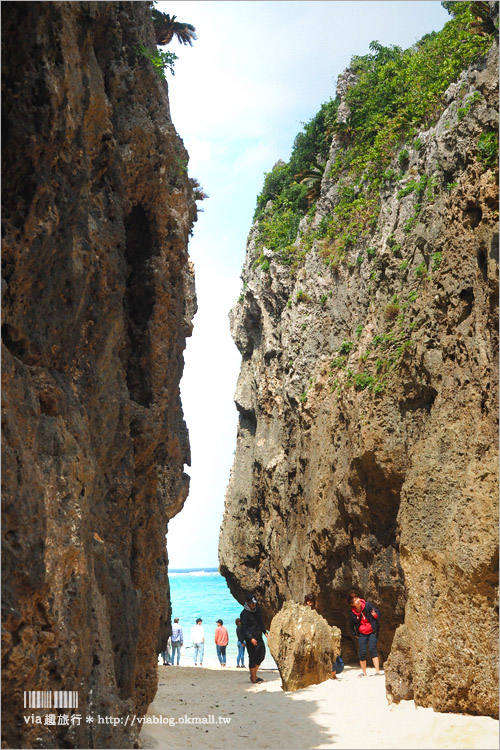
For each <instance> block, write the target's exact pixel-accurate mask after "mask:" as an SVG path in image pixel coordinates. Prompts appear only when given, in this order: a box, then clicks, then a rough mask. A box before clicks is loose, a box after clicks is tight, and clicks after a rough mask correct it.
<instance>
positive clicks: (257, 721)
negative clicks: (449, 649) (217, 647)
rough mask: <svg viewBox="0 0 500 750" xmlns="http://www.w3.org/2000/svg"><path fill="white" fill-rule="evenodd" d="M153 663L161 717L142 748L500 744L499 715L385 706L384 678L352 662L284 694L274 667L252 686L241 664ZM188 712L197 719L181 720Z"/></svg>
mask: <svg viewBox="0 0 500 750" xmlns="http://www.w3.org/2000/svg"><path fill="white" fill-rule="evenodd" d="M158 669H159V687H158V692H157V695H156V698H155V700H154V702H153V703H152V704H151V706H150V708H149V711H148V714H147V721H148V722H153V721H155V719H156V721H157V722H159V721H160V720H161V721H162V722H163V723H161V724H160V723H156V724H153V723H148V724H144V726H143V729H142V731H141V735H140V738H141V742H142V745H143V747H144V748H148V749H149V748H151V749H152V750H154V749H155V748H161V750H170V749H172V750H181V749H182V750H184V749H185V748H194V749H195V750H197V749H198V748H200V750H201V749H202V748H218V749H219V750H225V749H226V748H238V750H240V749H241V750H247V749H248V750H260V749H261V748H262V749H264V748H277V749H282V750H285V748H286V749H290V750H292V749H296V750H307V749H309V750H312V749H313V748H317V749H318V750H322V749H324V748H363V749H364V750H366V749H367V748H368V749H369V748H373V749H374V750H375V748H381V749H382V748H384V749H385V748H396V749H398V748H401V749H402V748H413V750H416V749H418V748H432V749H433V750H439V749H440V748H451V749H452V750H458V749H459V748H478V750H488V749H489V748H498V739H499V735H498V729H499V725H498V721H496V720H494V719H492V718H489V717H483V716H462V715H457V714H440V713H435V712H434V711H433V710H432V709H430V708H415V704H414V703H413V701H403V702H402V703H400V704H399V705H397V706H396V705H393V706H389V705H388V704H387V700H386V695H385V687H384V679H383V678H380V677H371V676H370V677H367V678H363V679H359V678H358V676H357V675H358V673H359V669H356V668H354V667H346V668H345V670H344V672H343V673H342V675H341V677H340V678H339V679H338V680H328V681H327V682H323V683H322V684H320V685H313V686H311V687H308V688H305V689H303V690H298V691H296V692H294V693H284V692H283V691H282V689H281V680H280V677H279V674H278V672H276V671H271V670H269V671H266V670H262V671H261V673H260V674H261V676H262V677H263V678H264V679H265V682H263V683H262V684H259V685H252V684H251V683H250V682H249V675H248V671H247V670H243V669H235V668H226V669H225V670H222V669H220V668H219V667H204V668H203V669H200V668H195V667H158ZM372 671H373V670H368V673H369V674H370V673H371V672H372ZM219 717H220V720H219ZM193 718H194V719H196V720H198V721H197V722H196V723H192V722H187V721H186V719H193ZM166 719H170V720H171V725H169V724H168V722H166V721H165V720H166ZM203 719H204V720H205V721H204V722H203V723H201V722H202V721H203ZM228 719H230V722H227V720H228ZM222 720H226V722H225V721H222ZM174 722H175V725H174Z"/></svg>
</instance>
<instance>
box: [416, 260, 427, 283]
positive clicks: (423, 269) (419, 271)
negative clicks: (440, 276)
mask: <svg viewBox="0 0 500 750" xmlns="http://www.w3.org/2000/svg"><path fill="white" fill-rule="evenodd" d="M426 273H427V266H426V265H425V263H424V262H422V263H420V265H418V266H417V267H416V269H415V276H418V278H419V279H422V278H423V277H424V276H425V274H426Z"/></svg>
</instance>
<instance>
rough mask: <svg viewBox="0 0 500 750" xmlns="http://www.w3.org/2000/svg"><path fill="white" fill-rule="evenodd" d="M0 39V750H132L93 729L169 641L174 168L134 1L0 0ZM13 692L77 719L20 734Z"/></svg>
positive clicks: (149, 682)
mask: <svg viewBox="0 0 500 750" xmlns="http://www.w3.org/2000/svg"><path fill="white" fill-rule="evenodd" d="M2 44H3V52H4V57H3V69H2V74H3V96H2V107H3V122H4V132H3V142H2V149H3V150H2V159H3V174H2V180H3V182H2V186H3V230H4V240H3V276H2V295H3V327H2V345H3V346H2V365H3V367H2V408H3V444H2V446H3V447H2V468H3V476H2V483H3V517H2V520H3V524H2V534H3V568H2V574H3V625H4V634H3V641H2V671H3V683H2V700H3V709H4V721H3V723H2V728H3V743H4V744H3V746H4V747H35V746H37V747H118V746H120V747H132V746H134V743H135V742H136V734H135V731H136V730H130V729H126V728H125V727H113V726H110V725H109V724H107V725H106V724H98V723H97V716H98V715H100V716H104V717H105V716H125V715H126V714H127V713H130V714H134V713H135V714H137V715H141V714H142V713H144V712H145V711H146V709H147V706H148V704H149V703H150V702H151V700H152V699H153V697H154V695H155V692H156V684H157V673H156V662H157V656H156V655H157V652H158V651H159V650H160V648H162V647H163V646H164V644H165V642H166V639H167V637H168V634H169V627H170V601H169V588H168V578H167V563H168V560H167V554H166V549H165V534H166V531H167V522H168V519H169V518H171V517H172V516H173V515H175V513H177V512H178V511H179V510H180V509H181V508H182V505H183V502H184V500H185V498H186V495H187V492H188V486H189V477H188V476H187V475H186V474H185V473H184V471H183V469H184V464H187V465H189V463H190V453H189V441H188V435H187V430H186V426H185V424H184V420H183V415H182V408H181V403H180V395H179V381H180V378H181V375H182V368H183V357H182V353H183V349H184V346H185V337H186V336H189V335H190V333H191V319H192V317H193V314H194V312H195V310H196V299H195V293H194V275H193V269H192V266H191V264H190V263H189V259H188V254H187V243H188V237H189V233H190V230H191V227H192V224H193V221H194V220H195V219H196V206H195V202H194V199H193V191H192V185H191V183H190V181H189V179H188V177H187V175H186V173H185V170H184V169H182V168H181V167H180V164H181V163H184V164H185V163H186V161H187V158H188V157H187V153H186V151H185V149H184V146H183V144H182V141H181V139H180V138H179V136H178V134H177V133H176V131H175V128H174V125H173V123H172V121H171V117H170V111H169V104H168V94H167V86H166V83H165V82H164V81H162V80H161V79H160V78H159V77H158V76H157V74H156V72H155V71H154V69H153V67H152V66H151V64H150V63H149V61H148V60H146V59H145V58H144V57H143V56H141V55H140V53H139V52H138V49H139V46H140V45H141V44H144V45H146V46H148V47H150V48H151V49H152V50H153V49H155V46H154V45H155V41H154V32H153V28H152V23H151V18H150V9H149V6H148V3H142V2H138V3H127V2H124V3H122V2H103V3H87V2H81V3H60V2H55V3H18V2H11V3H4V5H3V6H2ZM25 690H49V691H54V690H77V691H78V693H79V713H80V714H81V715H82V721H81V724H80V725H77V724H76V723H75V724H74V725H71V726H69V727H64V726H59V727H48V726H30V725H28V724H25V723H24V722H23V691H25ZM87 717H94V718H95V721H94V723H93V724H90V723H87V721H86V719H87Z"/></svg>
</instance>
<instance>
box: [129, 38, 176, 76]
mask: <svg viewBox="0 0 500 750" xmlns="http://www.w3.org/2000/svg"><path fill="white" fill-rule="evenodd" d="M137 53H138V54H139V55H140V56H141V57H143V58H144V59H145V60H148V62H150V63H151V65H152V66H153V68H154V69H155V72H156V73H157V74H158V75H159V76H160V78H161V79H163V80H164V81H165V80H166V73H167V71H169V72H170V73H172V75H175V71H174V63H175V61H176V60H178V57H177V55H176V54H174V53H173V52H160V50H156V52H151V50H149V49H148V48H147V47H145V46H144V44H140V45H139V46H138V47H137Z"/></svg>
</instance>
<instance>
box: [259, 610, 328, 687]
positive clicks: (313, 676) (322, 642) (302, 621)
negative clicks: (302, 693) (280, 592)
mask: <svg viewBox="0 0 500 750" xmlns="http://www.w3.org/2000/svg"><path fill="white" fill-rule="evenodd" d="M267 642H268V645H269V650H270V651H271V654H272V656H273V659H274V661H275V662H276V664H277V665H278V669H279V672H280V675H281V683H282V687H283V690H300V689H301V688H304V687H307V686H308V685H316V684H318V683H319V682H324V681H325V680H328V679H330V677H331V676H332V664H333V663H334V661H335V659H336V658H337V656H338V655H339V654H340V630H339V628H336V627H330V625H328V623H327V621H326V620H325V618H324V617H322V616H321V615H320V614H318V613H317V612H315V611H314V610H313V609H311V608H310V607H305V606H304V605H302V604H295V603H294V602H285V603H284V605H283V607H282V608H281V610H280V611H279V612H278V614H277V615H275V616H274V617H273V620H272V622H271V627H270V629H269V635H268V639H267Z"/></svg>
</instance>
